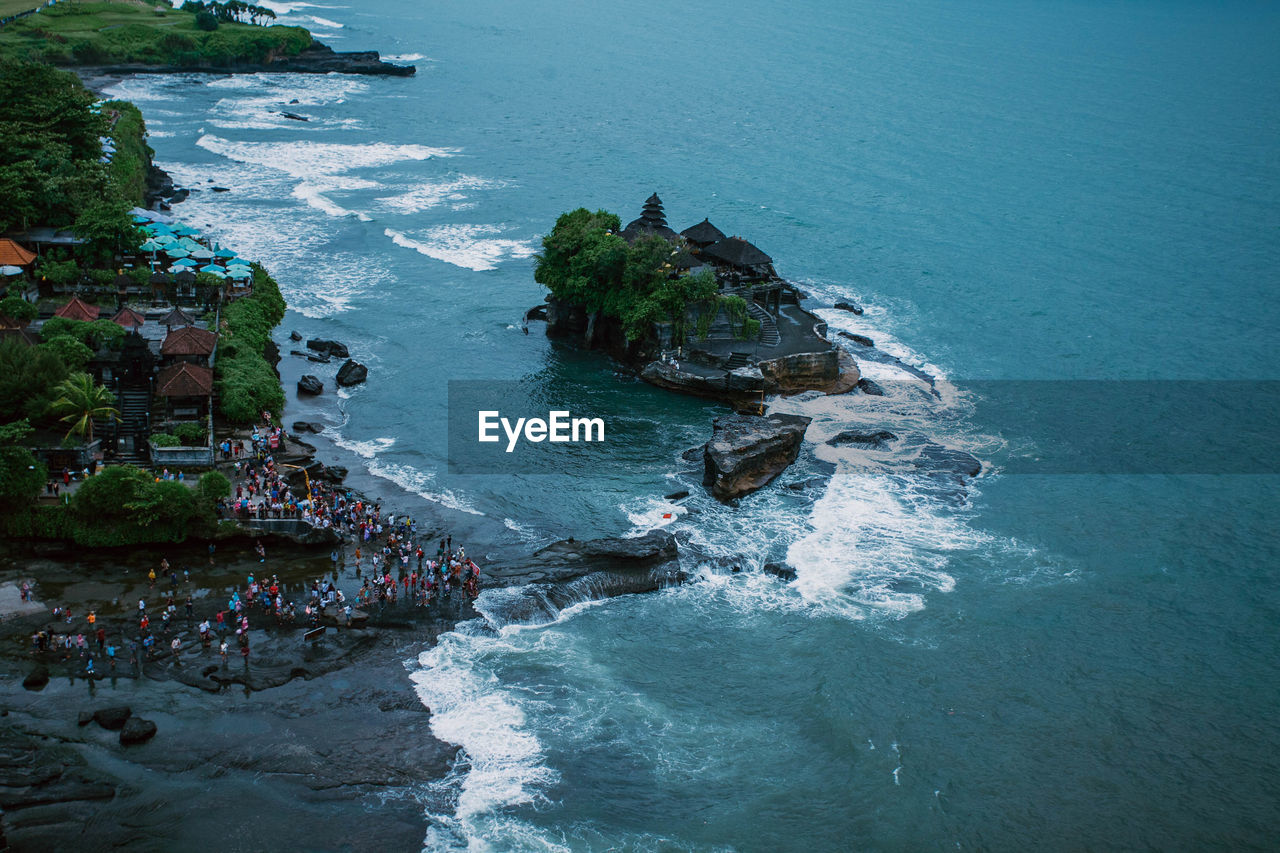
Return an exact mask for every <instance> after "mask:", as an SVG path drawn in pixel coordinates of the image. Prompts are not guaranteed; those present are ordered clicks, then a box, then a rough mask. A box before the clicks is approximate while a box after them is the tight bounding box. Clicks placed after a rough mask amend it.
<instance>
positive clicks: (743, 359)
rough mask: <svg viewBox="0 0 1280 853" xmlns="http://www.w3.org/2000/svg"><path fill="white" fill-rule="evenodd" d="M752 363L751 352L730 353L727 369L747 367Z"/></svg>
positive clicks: (726, 364)
mask: <svg viewBox="0 0 1280 853" xmlns="http://www.w3.org/2000/svg"><path fill="white" fill-rule="evenodd" d="M750 363H751V353H748V352H735V353H731V354H730V355H729V360H728V361H727V362H725V365H724V366H725V369H726V370H737V369H738V368H739V367H746V366H747V365H748V364H750Z"/></svg>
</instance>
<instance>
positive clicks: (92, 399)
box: [49, 373, 120, 441]
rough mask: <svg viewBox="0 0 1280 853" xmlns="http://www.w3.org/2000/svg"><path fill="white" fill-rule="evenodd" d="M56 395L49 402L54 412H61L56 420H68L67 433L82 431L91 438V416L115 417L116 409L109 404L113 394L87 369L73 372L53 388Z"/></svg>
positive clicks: (118, 413) (73, 433)
mask: <svg viewBox="0 0 1280 853" xmlns="http://www.w3.org/2000/svg"><path fill="white" fill-rule="evenodd" d="M57 393H58V397H57V399H55V400H54V401H53V403H52V404H51V405H50V406H49V409H50V411H52V412H53V413H54V414H57V415H62V417H61V418H59V420H61V421H62V422H63V423H64V424H71V427H70V429H68V430H67V437H68V438H70V437H71V436H72V435H82V436H85V438H86V439H87V440H88V441H93V420H94V418H118V417H120V412H119V411H118V410H117V409H115V408H113V407H112V405H111V404H112V403H114V402H115V401H116V398H115V395H114V394H112V393H111V392H110V391H108V390H107V389H106V388H103V387H102V386H101V385H97V384H95V383H94V381H93V377H92V376H90V375H89V374H87V373H73V374H71V375H70V376H68V377H67V378H66V379H65V380H63V381H62V383H61V384H59V385H58V388H57Z"/></svg>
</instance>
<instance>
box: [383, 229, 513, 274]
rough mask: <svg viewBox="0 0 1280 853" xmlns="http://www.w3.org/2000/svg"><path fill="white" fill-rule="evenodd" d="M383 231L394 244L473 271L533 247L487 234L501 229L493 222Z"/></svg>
mask: <svg viewBox="0 0 1280 853" xmlns="http://www.w3.org/2000/svg"><path fill="white" fill-rule="evenodd" d="M383 233H384V234H386V236H388V237H390V238H391V241H392V242H393V243H395V244H396V245H397V246H402V247H404V248H406V249H413V250H414V251H415V252H417V253H418V254H421V255H426V256H427V257H429V258H434V259H435V260H437V261H444V262H445V263H447V264H453V265H454V266H457V267H462V268H463V269H469V270H476V271H477V272H479V271H483V270H492V269H497V267H498V263H499V262H501V261H503V260H509V259H516V258H529V257H532V256H533V254H534V252H535V251H536V249H535V248H534V246H533V242H532V241H531V240H510V239H505V238H497V237H490V236H487V235H491V234H500V233H502V232H501V230H500V229H499V228H498V227H497V226H494V225H437V226H435V227H433V228H428V229H427V230H426V231H425V232H424V233H422V234H421V235H419V236H417V237H410V236H408V235H407V234H405V233H404V232H401V231H395V230H393V229H391V228H388V229H386V230H385V231H384V232H383Z"/></svg>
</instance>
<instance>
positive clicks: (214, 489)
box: [200, 471, 231, 501]
mask: <svg viewBox="0 0 1280 853" xmlns="http://www.w3.org/2000/svg"><path fill="white" fill-rule="evenodd" d="M230 494H231V481H230V480H228V479H227V478H226V476H225V475H223V474H221V473H220V472H218V471H209V472H208V473H206V474H203V475H201V477H200V496H201V497H203V498H205V499H207V500H210V501H217V500H218V499H220V498H225V497H228V496H229V495H230Z"/></svg>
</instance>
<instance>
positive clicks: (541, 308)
mask: <svg viewBox="0 0 1280 853" xmlns="http://www.w3.org/2000/svg"><path fill="white" fill-rule="evenodd" d="M545 319H547V306H546V305H535V306H533V307H532V308H530V309H529V310H528V311H526V312H524V321H525V322H526V323H527V322H529V321H530V320H545Z"/></svg>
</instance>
